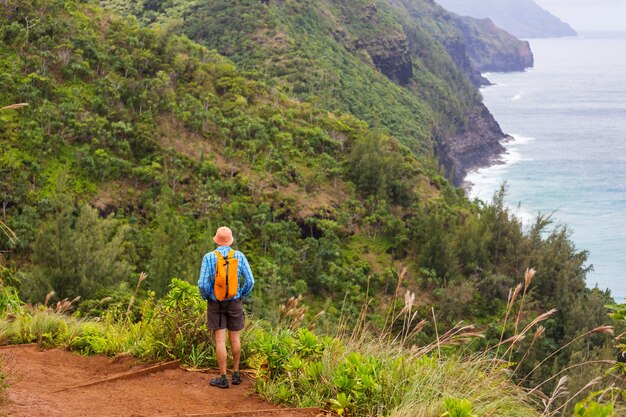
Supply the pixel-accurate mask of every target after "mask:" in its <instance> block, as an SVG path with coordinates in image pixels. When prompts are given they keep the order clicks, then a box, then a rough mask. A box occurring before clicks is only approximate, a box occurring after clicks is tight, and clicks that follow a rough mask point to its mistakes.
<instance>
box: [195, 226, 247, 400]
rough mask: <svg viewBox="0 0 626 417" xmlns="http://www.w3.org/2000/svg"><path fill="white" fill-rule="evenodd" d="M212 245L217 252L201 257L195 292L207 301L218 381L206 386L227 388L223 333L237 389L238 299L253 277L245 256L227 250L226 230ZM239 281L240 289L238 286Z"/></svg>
mask: <svg viewBox="0 0 626 417" xmlns="http://www.w3.org/2000/svg"><path fill="white" fill-rule="evenodd" d="M213 241H214V242H215V243H217V245H218V248H217V249H216V250H214V251H213V252H209V253H207V254H206V255H204V258H203V259H202V267H201V269H200V278H199V279H198V288H199V289H200V295H201V296H202V298H203V299H204V300H207V303H208V306H207V328H208V329H209V330H213V334H214V335H215V351H216V356H217V365H218V367H219V369H220V377H219V378H214V379H212V380H211V381H210V384H211V385H213V386H215V387H219V388H228V379H227V378H226V362H227V359H228V355H227V352H226V329H228V338H229V340H230V349H231V351H232V354H233V376H232V384H233V385H239V384H240V383H241V376H240V375H239V359H240V358H241V343H240V340H239V332H240V331H241V330H242V329H243V328H244V313H243V303H242V298H244V297H247V296H249V295H250V292H252V287H254V277H253V276H252V271H251V270H250V264H248V260H247V259H246V256H245V255H244V254H243V253H241V252H239V251H235V250H233V249H231V248H230V245H232V243H233V232H232V231H231V230H230V229H229V228H228V227H220V228H219V229H217V233H215V237H214V238H213ZM241 278H243V283H242V285H241V286H240V285H239V282H240V280H241Z"/></svg>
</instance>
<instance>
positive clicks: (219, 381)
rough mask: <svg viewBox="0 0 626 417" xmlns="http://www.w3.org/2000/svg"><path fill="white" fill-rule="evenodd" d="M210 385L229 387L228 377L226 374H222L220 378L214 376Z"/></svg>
mask: <svg viewBox="0 0 626 417" xmlns="http://www.w3.org/2000/svg"><path fill="white" fill-rule="evenodd" d="M209 385H212V386H214V387H218V388H228V379H226V377H225V376H221V377H219V378H213V379H212V380H210V381H209Z"/></svg>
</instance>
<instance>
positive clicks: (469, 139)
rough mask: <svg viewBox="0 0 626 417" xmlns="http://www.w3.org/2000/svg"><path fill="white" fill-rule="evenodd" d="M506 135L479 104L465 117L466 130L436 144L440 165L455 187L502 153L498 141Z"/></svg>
mask: <svg viewBox="0 0 626 417" xmlns="http://www.w3.org/2000/svg"><path fill="white" fill-rule="evenodd" d="M507 137H508V136H507V135H505V134H504V133H503V132H502V129H501V128H500V125H499V124H498V122H497V121H496V120H495V119H494V117H493V115H492V114H491V113H490V112H489V110H488V109H487V107H485V106H484V105H482V106H481V107H480V108H479V109H477V112H476V113H472V114H471V115H469V117H468V123H467V127H466V128H465V129H463V130H462V131H461V132H459V134H457V135H454V136H448V137H446V138H443V139H442V140H441V141H440V143H439V145H438V146H440V148H441V154H443V155H445V156H446V158H445V159H443V160H442V161H443V163H444V165H445V166H446V168H447V169H448V172H450V173H453V174H454V175H451V177H452V180H453V182H454V184H455V185H457V186H459V185H461V183H462V182H463V178H465V175H467V171H469V170H471V169H473V168H478V167H481V166H486V165H489V164H490V163H492V162H493V160H494V159H495V158H497V157H498V155H500V154H502V153H503V152H504V146H502V144H501V141H502V140H503V139H505V138H507Z"/></svg>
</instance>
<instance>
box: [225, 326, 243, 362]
mask: <svg viewBox="0 0 626 417" xmlns="http://www.w3.org/2000/svg"><path fill="white" fill-rule="evenodd" d="M228 339H229V340H230V350H231V352H232V353H233V371H235V372H237V371H239V359H240V358H241V342H240V341H239V332H238V331H236V332H231V331H230V330H229V331H228Z"/></svg>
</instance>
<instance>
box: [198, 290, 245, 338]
mask: <svg viewBox="0 0 626 417" xmlns="http://www.w3.org/2000/svg"><path fill="white" fill-rule="evenodd" d="M207 303H208V306H207V313H206V317H207V328H208V329H209V330H220V329H228V330H232V331H234V332H235V331H239V330H242V329H243V327H244V321H245V319H244V314H243V301H242V300H241V298H237V299H234V300H228V301H213V300H211V299H209V300H208V302H207Z"/></svg>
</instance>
